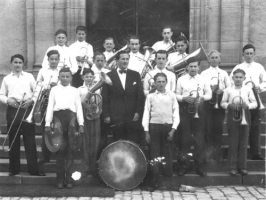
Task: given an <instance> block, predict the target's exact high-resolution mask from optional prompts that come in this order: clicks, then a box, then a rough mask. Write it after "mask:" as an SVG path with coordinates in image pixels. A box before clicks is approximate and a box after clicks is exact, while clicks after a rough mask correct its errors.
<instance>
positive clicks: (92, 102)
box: [82, 72, 113, 120]
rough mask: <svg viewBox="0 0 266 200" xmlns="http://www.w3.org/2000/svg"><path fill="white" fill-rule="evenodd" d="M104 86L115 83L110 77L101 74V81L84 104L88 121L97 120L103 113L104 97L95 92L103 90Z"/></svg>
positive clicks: (91, 90)
mask: <svg viewBox="0 0 266 200" xmlns="http://www.w3.org/2000/svg"><path fill="white" fill-rule="evenodd" d="M104 84H108V85H112V84H113V83H112V81H111V79H110V78H109V76H107V75H106V74H105V73H103V72H101V73H100V80H99V81H98V82H96V83H95V84H94V85H93V86H92V88H91V89H90V90H89V92H88V94H87V95H86V97H85V100H84V102H83V103H82V105H83V110H84V114H85V116H86V118H87V119H88V120H94V119H97V118H99V117H100V114H101V113H102V97H101V95H99V94H97V93H95V91H97V90H98V89H99V88H101V87H102V86H103V85H104Z"/></svg>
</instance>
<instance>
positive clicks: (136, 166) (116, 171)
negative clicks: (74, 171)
mask: <svg viewBox="0 0 266 200" xmlns="http://www.w3.org/2000/svg"><path fill="white" fill-rule="evenodd" d="M146 172H147V161H146V157H145V155H144V153H143V151H142V150H141V149H140V148H139V146H138V145H137V144H135V143H134V142H131V141H127V140H120V141H117V142H114V143H112V144H110V145H109V146H107V147H106V148H105V149H104V150H103V152H102V154H101V156H100V160H99V174H100V176H101V178H102V180H103V181H104V182H105V183H106V184H107V185H108V186H110V187H112V188H114V189H116V190H131V189H133V188H135V187H137V186H138V185H139V184H140V183H141V182H142V181H143V179H144V178H145V175H146Z"/></svg>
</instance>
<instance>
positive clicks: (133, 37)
mask: <svg viewBox="0 0 266 200" xmlns="http://www.w3.org/2000/svg"><path fill="white" fill-rule="evenodd" d="M130 40H139V44H140V39H139V37H138V36H136V35H131V36H130V38H129V43H130Z"/></svg>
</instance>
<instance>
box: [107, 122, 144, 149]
mask: <svg viewBox="0 0 266 200" xmlns="http://www.w3.org/2000/svg"><path fill="white" fill-rule="evenodd" d="M142 129H143V128H142V126H141V124H140V120H138V121H136V122H133V121H130V122H127V123H124V124H121V125H117V126H115V127H112V132H113V139H114V141H118V140H130V141H132V142H135V143H136V144H138V145H140V142H141V134H140V133H141V130H142Z"/></svg>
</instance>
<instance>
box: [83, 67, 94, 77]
mask: <svg viewBox="0 0 266 200" xmlns="http://www.w3.org/2000/svg"><path fill="white" fill-rule="evenodd" d="M86 74H92V75H94V71H92V70H91V69H89V68H84V69H83V72H82V76H84V75H86Z"/></svg>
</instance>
